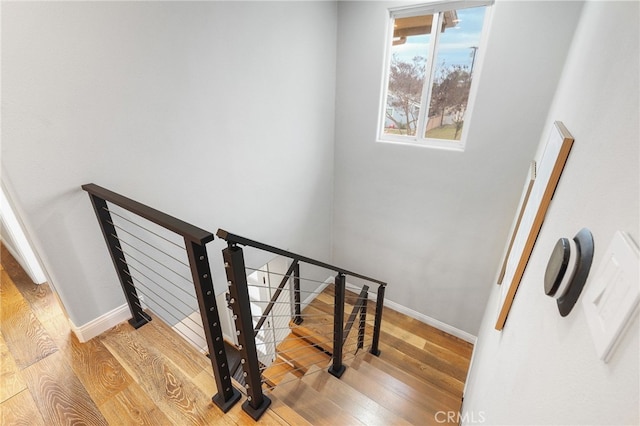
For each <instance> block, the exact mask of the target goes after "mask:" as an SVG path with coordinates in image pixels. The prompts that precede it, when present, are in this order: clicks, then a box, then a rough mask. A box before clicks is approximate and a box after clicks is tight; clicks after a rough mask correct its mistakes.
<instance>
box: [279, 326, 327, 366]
mask: <svg viewBox="0 0 640 426" xmlns="http://www.w3.org/2000/svg"><path fill="white" fill-rule="evenodd" d="M276 350H277V352H278V356H280V357H281V358H282V359H284V360H285V361H287V362H289V363H290V364H291V365H293V367H294V368H295V369H298V370H300V371H301V372H302V373H305V372H306V371H307V370H308V369H309V367H311V366H312V365H315V364H318V365H321V366H325V365H327V364H328V363H329V361H330V357H329V355H327V354H326V353H325V352H323V351H322V349H321V348H317V347H315V346H313V345H311V344H309V342H307V341H306V340H304V339H301V338H299V337H298V336H296V335H294V334H293V333H291V334H289V336H287V337H286V338H285V339H284V340H283V341H282V343H280V344H279V345H278V347H277V348H276Z"/></svg>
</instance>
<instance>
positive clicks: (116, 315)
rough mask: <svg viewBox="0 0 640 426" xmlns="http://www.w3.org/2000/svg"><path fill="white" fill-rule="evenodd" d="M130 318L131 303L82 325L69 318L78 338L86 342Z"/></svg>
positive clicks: (72, 329)
mask: <svg viewBox="0 0 640 426" xmlns="http://www.w3.org/2000/svg"><path fill="white" fill-rule="evenodd" d="M130 318H131V312H130V311H129V305H127V304H126V303H125V304H124V305H122V306H119V307H117V308H115V309H113V310H112V311H109V312H107V313H106V314H104V315H101V316H99V317H98V318H96V319H94V320H91V321H89V322H88V323H86V324H83V325H81V326H77V325H75V324H74V323H73V321H71V320H69V324H70V326H71V331H73V333H74V334H75V335H76V337H77V338H78V340H79V341H80V342H81V343H84V342H88V341H89V340H91V339H93V338H94V337H96V336H98V335H100V334H102V333H104V332H105V331H107V330H109V329H110V328H112V327H115V326H116V325H118V324H120V323H121V322H123V321H126V320H128V319H130Z"/></svg>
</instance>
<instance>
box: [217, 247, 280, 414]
mask: <svg viewBox="0 0 640 426" xmlns="http://www.w3.org/2000/svg"><path fill="white" fill-rule="evenodd" d="M222 257H223V258H224V266H225V269H226V272H227V284H228V285H229V293H230V295H231V299H229V303H230V304H231V307H232V309H233V314H234V319H235V325H236V332H237V333H238V345H239V346H238V349H239V351H240V355H241V357H242V359H241V361H240V362H241V363H242V368H243V370H244V375H245V382H246V385H245V388H246V389H247V400H246V401H245V402H244V403H243V404H242V409H243V410H244V411H245V412H246V413H247V414H249V415H250V416H251V417H252V418H253V419H254V420H258V419H259V418H260V416H261V415H262V414H263V413H264V412H265V410H266V409H267V407H269V405H270V404H271V400H270V399H269V398H267V397H266V396H265V395H264V394H263V393H262V381H261V379H260V378H261V374H260V364H259V362H258V352H257V350H256V342H255V338H254V329H253V318H252V317H251V305H250V301H249V289H248V286H247V275H246V272H245V266H244V255H243V253H242V249H241V248H240V247H237V246H235V245H233V244H229V246H228V247H227V248H225V249H224V250H222Z"/></svg>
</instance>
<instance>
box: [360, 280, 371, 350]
mask: <svg viewBox="0 0 640 426" xmlns="http://www.w3.org/2000/svg"><path fill="white" fill-rule="evenodd" d="M368 302H369V293H364V295H363V298H362V308H361V309H360V324H359V326H358V349H362V348H364V332H365V326H366V324H367V303H368Z"/></svg>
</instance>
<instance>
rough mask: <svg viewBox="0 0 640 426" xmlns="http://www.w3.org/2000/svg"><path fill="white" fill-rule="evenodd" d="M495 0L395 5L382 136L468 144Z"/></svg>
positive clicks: (446, 144) (453, 145) (394, 139)
mask: <svg viewBox="0 0 640 426" xmlns="http://www.w3.org/2000/svg"><path fill="white" fill-rule="evenodd" d="M492 3H493V1H482V2H477V1H475V2H468V1H457V2H444V3H443V2H438V3H433V4H430V5H422V6H417V7H411V8H403V9H395V10H392V11H391V28H390V30H389V40H388V45H387V62H386V75H385V83H384V93H383V97H382V99H383V104H382V106H381V119H380V130H379V138H380V140H383V141H390V142H400V143H402V142H405V143H417V144H421V145H426V146H434V147H441V148H449V149H459V150H462V149H463V148H464V136H465V122H468V120H469V117H470V113H471V103H472V98H473V96H472V95H473V93H474V87H475V85H476V84H475V83H476V81H475V80H477V79H474V76H475V75H477V71H478V68H479V58H480V55H481V53H482V39H483V27H484V26H485V21H486V17H487V15H488V13H487V9H488V8H489V6H490V5H491V4H492Z"/></svg>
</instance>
